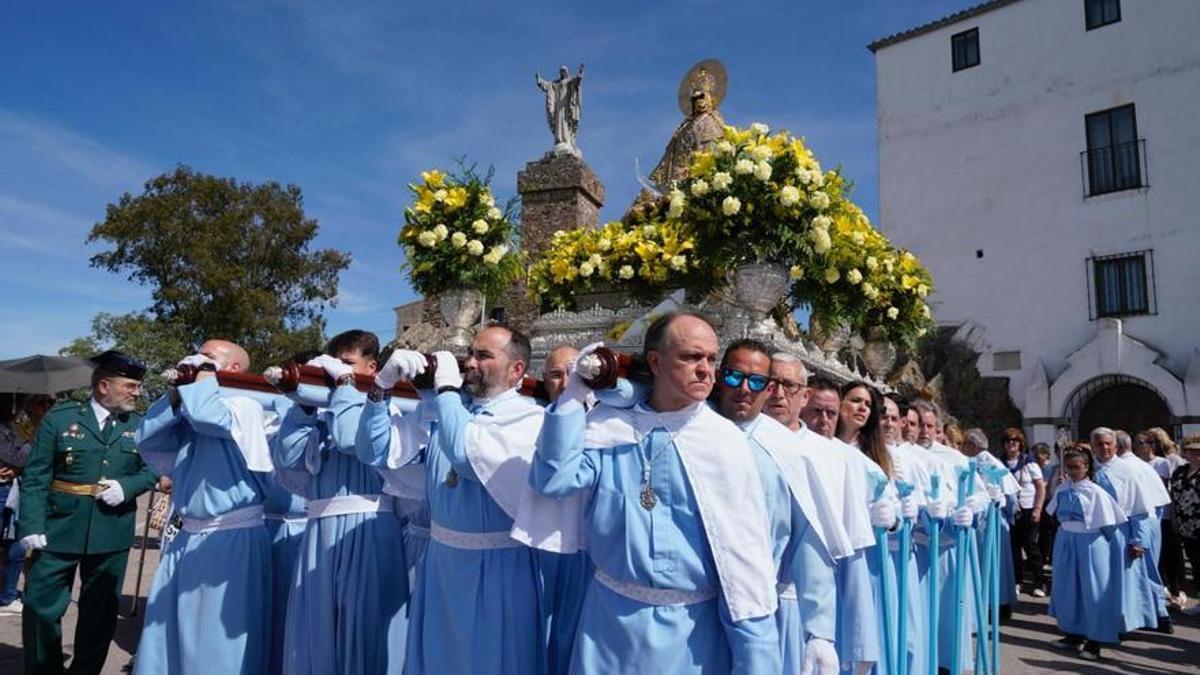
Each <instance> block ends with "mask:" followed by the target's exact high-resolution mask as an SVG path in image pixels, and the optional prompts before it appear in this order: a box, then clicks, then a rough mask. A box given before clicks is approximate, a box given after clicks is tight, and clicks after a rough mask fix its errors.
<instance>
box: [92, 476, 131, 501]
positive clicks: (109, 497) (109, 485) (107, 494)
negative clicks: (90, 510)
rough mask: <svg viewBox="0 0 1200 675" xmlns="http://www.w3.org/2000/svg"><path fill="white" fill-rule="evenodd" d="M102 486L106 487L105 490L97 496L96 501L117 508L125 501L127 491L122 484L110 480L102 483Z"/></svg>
mask: <svg viewBox="0 0 1200 675" xmlns="http://www.w3.org/2000/svg"><path fill="white" fill-rule="evenodd" d="M100 484H101V485H103V486H104V489H103V490H101V491H100V493H99V494H97V495H96V501H100V502H104V503H105V504H108V505H109V506H116V505H117V504H120V503H121V502H123V501H125V490H124V489H123V488H122V487H121V484H120V483H118V482H117V481H115V480H113V479H111V478H109V479H106V480H102V481H100Z"/></svg>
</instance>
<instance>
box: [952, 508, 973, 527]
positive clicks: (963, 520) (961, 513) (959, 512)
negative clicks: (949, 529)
mask: <svg viewBox="0 0 1200 675" xmlns="http://www.w3.org/2000/svg"><path fill="white" fill-rule="evenodd" d="M974 522H975V511H974V509H972V508H971V507H970V506H960V507H958V508H956V509H954V524H955V525H957V526H959V527H970V526H971V523H974Z"/></svg>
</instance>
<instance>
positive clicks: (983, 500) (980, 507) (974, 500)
mask: <svg viewBox="0 0 1200 675" xmlns="http://www.w3.org/2000/svg"><path fill="white" fill-rule="evenodd" d="M987 505H988V496H987V495H985V494H984V495H981V494H978V493H976V494H973V495H971V496H970V497H967V508H969V509H971V511H973V512H975V513H983V512H984V511H987Z"/></svg>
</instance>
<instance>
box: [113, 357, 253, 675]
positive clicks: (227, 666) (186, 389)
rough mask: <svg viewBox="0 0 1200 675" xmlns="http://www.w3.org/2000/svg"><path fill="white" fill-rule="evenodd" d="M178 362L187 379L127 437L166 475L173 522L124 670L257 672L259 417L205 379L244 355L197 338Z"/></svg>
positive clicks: (239, 363) (241, 362)
mask: <svg viewBox="0 0 1200 675" xmlns="http://www.w3.org/2000/svg"><path fill="white" fill-rule="evenodd" d="M180 365H188V366H192V367H194V368H197V369H198V371H199V372H198V374H197V376H196V380H195V382H193V383H192V384H186V385H182V386H179V387H172V388H170V389H169V390H168V391H167V393H166V394H164V395H163V396H162V398H160V399H159V400H158V401H155V403H154V405H152V406H150V409H149V410H148V411H147V412H146V417H145V419H144V420H143V421H142V425H141V428H140V429H139V430H138V432H137V434H136V437H135V442H136V444H137V446H138V448H139V450H140V451H141V453H142V456H143V458H145V460H146V462H147V463H149V464H150V465H151V466H153V467H154V468H155V469H157V470H158V471H159V473H161V474H162V475H165V476H169V477H170V479H171V481H172V483H173V498H174V503H175V511H176V513H177V514H178V515H179V516H180V517H182V519H183V527H182V528H181V529H180V532H179V535H178V537H177V538H176V539H175V540H173V541H172V542H171V543H170V544H169V545H168V546H167V547H166V548H165V550H164V551H163V553H162V559H161V561H160V562H159V565H158V571H157V572H156V573H155V575H154V584H153V586H152V587H151V589H150V595H149V600H148V604H147V607H146V621H145V626H144V628H143V629H142V636H141V640H140V641H139V643H138V649H137V657H136V661H135V664H134V673H147V674H149V673H156V674H157V673H184V674H187V673H261V672H266V670H267V656H268V636H269V632H270V631H269V621H270V610H271V605H270V592H271V542H270V538H269V536H268V534H267V530H266V528H265V527H264V525H263V501H264V498H265V496H266V492H267V480H268V475H269V473H270V471H271V468H272V466H271V461H270V451H269V449H268V446H267V439H266V435H265V432H264V420H263V411H262V408H261V406H260V405H259V404H258V403H256V402H255V401H253V400H251V399H249V398H244V397H237V396H225V395H222V393H221V392H220V390H219V388H218V386H217V378H216V377H214V376H215V375H216V371H218V370H224V371H232V372H243V371H246V370H247V369H249V367H250V359H249V357H248V356H247V355H246V351H245V350H244V349H242V348H241V347H239V346H238V345H236V344H234V343H232V342H228V341H226V340H209V341H208V342H205V343H204V344H203V345H202V346H201V347H200V351H199V352H197V353H196V354H193V355H192V356H189V357H187V358H185V359H183V360H182V361H180Z"/></svg>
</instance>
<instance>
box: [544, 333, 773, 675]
mask: <svg viewBox="0 0 1200 675" xmlns="http://www.w3.org/2000/svg"><path fill="white" fill-rule="evenodd" d="M643 355H644V356H645V359H646V362H647V365H648V366H649V368H650V371H651V372H652V373H653V389H652V391H651V393H650V395H649V398H647V399H645V400H644V401H642V402H640V403H638V404H637V405H635V406H633V407H631V408H616V407H613V406H609V405H606V404H604V403H603V401H602V402H601V403H600V405H598V406H597V407H596V408H595V409H593V410H592V411H591V412H590V413H587V416H586V418H585V411H584V406H583V402H584V400H585V399H586V398H587V397H588V394H589V389H588V387H587V385H585V384H584V383H583V379H582V377H581V375H580V374H579V373H578V371H576V372H574V373H573V374H572V375H571V377H570V380H569V381H568V383H567V387H566V389H565V390H564V392H563V394H562V396H561V397H560V398H559V399H558V401H557V402H556V403H555V404H554V405H552V406H551V407H550V408H549V409H548V410H547V413H546V428H545V429H544V430H543V434H542V437H541V438H540V439H539V441H538V446H537V454H536V456H535V458H534V464H533V469H532V471H531V473H530V480H531V482H532V484H533V486H534V487H535V488H536V489H537V490H539V491H540V492H541V493H542V494H544V495H547V496H550V497H555V498H559V497H567V496H570V495H575V494H578V493H580V492H581V491H585V490H587V491H590V494H588V495H587V497H586V498H587V500H588V504H587V507H586V509H585V510H584V514H585V516H584V519H585V522H584V524H583V528H584V529H585V530H586V534H587V536H586V539H587V545H588V551H589V553H590V555H591V558H592V561H593V562H594V563H595V565H596V576H595V580H594V582H593V584H592V587H591V589H590V590H589V592H588V594H587V597H586V599H585V600H584V605H583V610H582V616H581V618H580V622H579V631H578V635H577V638H576V642H575V648H574V653H573V654H572V667H571V671H572V672H574V673H579V674H583V675H587V674H589V673H650V672H664V673H676V674H683V673H710V672H711V673H719V672H724V673H730V672H732V673H777V672H780V671H781V665H780V655H779V639H778V634H777V631H776V627H775V610H776V607H777V604H778V599H777V593H776V588H775V579H776V573H775V565H774V562H773V559H772V542H771V538H770V536H769V534H768V531H767V514H766V506H765V503H766V502H765V496H764V494H763V487H762V482H761V480H760V479H759V475H758V472H757V471H756V470H755V460H754V454H753V451H752V450H751V448H750V446H749V444H748V443H747V441H746V437H745V435H744V434H743V432H742V431H741V430H740V429H739V428H738V427H737V425H735V424H733V423H732V422H730V421H729V420H726V419H724V418H722V417H721V416H720V415H718V414H717V413H716V412H715V411H713V410H712V409H711V408H709V407H708V406H707V405H706V404H705V400H706V399H707V398H708V395H709V393H710V392H711V391H712V388H713V383H714V375H715V370H716V358H717V336H716V333H715V332H714V331H713V328H712V326H711V325H710V324H709V323H708V322H707V321H706V320H704V319H703V318H702V317H700V316H698V315H695V314H689V313H670V314H666V315H664V316H662V317H660V318H659V319H657V320H656V321H655V322H654V323H652V324H651V325H650V327H649V328H648V329H647V330H646V337H645V345H644V347H643ZM568 525H569V524H568Z"/></svg>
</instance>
